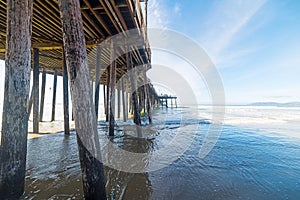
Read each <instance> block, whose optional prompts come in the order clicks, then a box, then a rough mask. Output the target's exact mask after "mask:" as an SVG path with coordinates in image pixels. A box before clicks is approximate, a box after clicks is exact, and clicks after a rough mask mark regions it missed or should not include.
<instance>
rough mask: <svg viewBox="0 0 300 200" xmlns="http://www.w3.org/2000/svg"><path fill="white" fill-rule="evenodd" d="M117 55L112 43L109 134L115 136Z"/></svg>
mask: <svg viewBox="0 0 300 200" xmlns="http://www.w3.org/2000/svg"><path fill="white" fill-rule="evenodd" d="M114 57H115V46H114V43H111V66H110V81H109V82H110V87H109V94H110V97H109V102H110V103H109V136H114V130H115V106H116V104H115V103H116V101H115V96H116V94H115V93H116V64H117V63H116V61H115V60H114Z"/></svg>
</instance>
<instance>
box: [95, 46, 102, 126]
mask: <svg viewBox="0 0 300 200" xmlns="http://www.w3.org/2000/svg"><path fill="white" fill-rule="evenodd" d="M100 62H101V48H100V46H97V56H96V69H95V71H96V76H95V102H94V103H95V111H96V121H98V110H99V109H98V108H99V93H100V68H101V65H100V64H101V63H100Z"/></svg>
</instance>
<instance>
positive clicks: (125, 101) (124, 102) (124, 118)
mask: <svg viewBox="0 0 300 200" xmlns="http://www.w3.org/2000/svg"><path fill="white" fill-rule="evenodd" d="M126 93H127V92H126ZM122 105H123V106H122V108H123V121H124V122H126V121H127V116H126V107H127V100H126V99H125V86H124V78H122Z"/></svg>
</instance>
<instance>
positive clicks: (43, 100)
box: [40, 69, 47, 122]
mask: <svg viewBox="0 0 300 200" xmlns="http://www.w3.org/2000/svg"><path fill="white" fill-rule="evenodd" d="M46 78H47V76H46V71H45V69H43V74H42V91H41V105H40V122H42V121H43V114H44V103H45V89H46Z"/></svg>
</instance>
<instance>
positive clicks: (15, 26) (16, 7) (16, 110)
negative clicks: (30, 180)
mask: <svg viewBox="0 0 300 200" xmlns="http://www.w3.org/2000/svg"><path fill="white" fill-rule="evenodd" d="M31 13H32V1H31V0H7V26H6V29H7V30H6V33H7V36H6V57H5V88H4V102H3V116H2V133H1V134H2V135H1V145H0V198H1V199H18V198H19V197H20V196H21V195H22V194H23V193H24V183H25V169H26V152H27V131H28V111H27V109H28V108H27V102H28V97H29V89H30V65H31V52H30V49H31V15H32V14H31ZM35 102H36V101H35ZM35 122H36V121H35ZM37 123H38V119H37Z"/></svg>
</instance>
